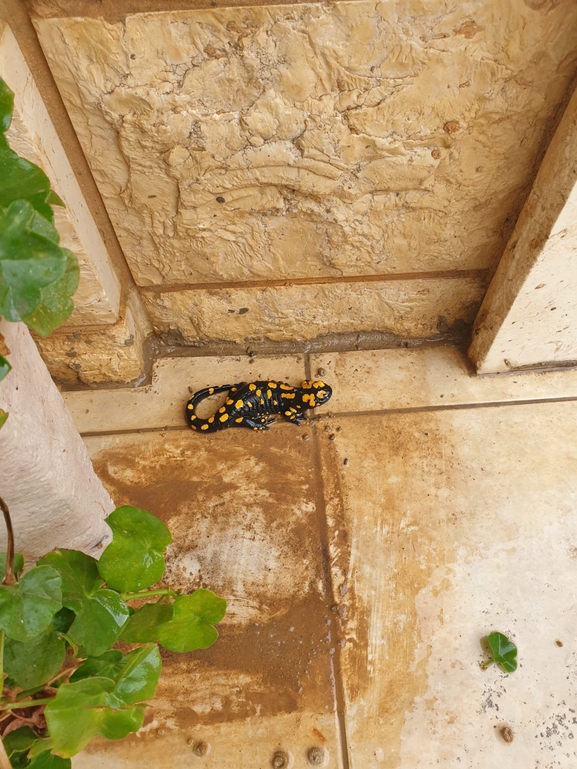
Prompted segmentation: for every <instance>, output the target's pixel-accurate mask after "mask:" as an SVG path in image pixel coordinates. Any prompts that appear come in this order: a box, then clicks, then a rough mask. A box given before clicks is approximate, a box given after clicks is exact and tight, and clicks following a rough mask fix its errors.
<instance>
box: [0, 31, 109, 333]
mask: <svg viewBox="0 0 577 769" xmlns="http://www.w3.org/2000/svg"><path fill="white" fill-rule="evenodd" d="M0 75H1V76H2V77H3V78H4V80H5V81H6V82H7V83H8V85H9V86H10V88H11V89H12V90H13V91H14V92H15V108H14V115H13V119H12V124H11V126H10V129H9V130H8V133H7V137H8V141H9V143H10V146H11V147H12V149H13V150H14V151H15V152H18V154H19V155H21V156H22V157H25V158H26V159H27V160H30V161H31V162H33V163H36V165H38V166H40V167H41V168H42V170H43V171H44V172H45V173H46V174H47V175H48V177H49V178H50V182H51V185H52V188H53V189H54V190H55V191H56V192H57V193H58V195H59V196H60V197H61V198H62V200H63V201H64V203H65V204H66V208H61V207H59V206H56V207H55V209H54V216H55V225H56V227H57V229H58V232H59V234H60V242H61V245H62V246H64V247H65V248H69V249H70V250H71V251H72V252H73V253H74V254H75V255H76V256H77V257H78V261H79V265H80V284H79V287H78V291H77V292H76V294H75V296H74V305H75V307H74V312H73V314H72V316H71V318H70V319H69V321H68V325H85V324H94V323H114V322H115V321H116V320H117V319H118V314H119V306H120V283H119V280H118V277H117V275H116V272H115V270H114V268H113V266H112V263H111V261H110V258H109V256H108V252H107V250H106V246H105V245H104V242H103V240H102V237H101V235H100V233H99V231H98V229H97V227H96V224H95V223H94V220H93V218H92V215H91V213H90V211H89V210H88V207H87V205H86V201H85V200H84V196H83V194H82V191H81V189H80V187H79V185H78V182H77V181H76V177H75V176H74V172H73V170H72V167H71V166H70V163H69V161H68V158H67V156H66V153H65V151H64V148H63V146H62V144H61V142H60V139H59V138H58V134H57V132H56V129H55V127H54V125H53V124H52V121H51V120H50V117H49V115H48V112H47V110H46V107H45V106H44V103H43V101H42V97H41V95H40V92H39V91H38V88H37V86H36V84H35V82H34V78H33V75H32V73H31V72H30V70H29V69H28V65H27V64H26V61H25V59H24V56H23V55H22V51H21V50H20V47H19V45H18V43H17V41H16V38H15V37H14V35H13V34H12V32H11V30H10V28H9V27H8V26H7V25H6V24H3V22H1V21H0Z"/></svg>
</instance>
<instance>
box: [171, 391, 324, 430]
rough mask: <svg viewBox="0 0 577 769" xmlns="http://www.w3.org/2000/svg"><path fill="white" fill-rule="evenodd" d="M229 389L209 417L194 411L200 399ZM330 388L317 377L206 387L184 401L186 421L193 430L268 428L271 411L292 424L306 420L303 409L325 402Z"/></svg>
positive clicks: (298, 423) (272, 420) (270, 421)
mask: <svg viewBox="0 0 577 769" xmlns="http://www.w3.org/2000/svg"><path fill="white" fill-rule="evenodd" d="M222 392H228V398H227V399H226V403H225V404H224V406H221V407H220V408H219V409H218V411H217V412H216V413H215V414H213V415H212V416H211V417H209V418H208V419H201V418H200V417H198V416H197V415H196V414H195V409H196V407H197V405H198V404H199V402H200V401H201V400H203V399H204V398H208V396H209V395H213V394H215V393H222ZM332 392H333V391H332V390H331V388H330V387H329V386H328V385H327V384H325V383H324V382H321V381H319V380H316V381H305V382H302V383H301V386H300V387H292V386H291V385H288V384H285V383H284V382H251V383H250V384H247V383H246V382H240V383H239V384H235V385H222V386H221V387H207V388H205V389H204V390H199V391H198V392H195V393H194V395H193V396H192V398H191V399H190V400H189V401H188V403H187V404H186V410H185V414H186V420H187V422H188V423H189V425H190V426H191V427H192V429H193V430H198V431H200V432H204V433H214V432H216V431H217V430H224V428H225V427H250V428H252V429H253V430H268V429H269V425H271V424H273V423H274V422H275V421H276V420H274V419H273V418H272V415H273V414H280V415H281V416H283V417H284V419H286V420H288V421H289V422H292V423H293V424H295V425H300V424H302V423H303V422H304V421H305V416H304V414H303V412H304V411H305V409H312V408H314V407H315V406H320V405H321V404H322V403H326V402H327V401H328V399H329V398H330V397H331V395H332Z"/></svg>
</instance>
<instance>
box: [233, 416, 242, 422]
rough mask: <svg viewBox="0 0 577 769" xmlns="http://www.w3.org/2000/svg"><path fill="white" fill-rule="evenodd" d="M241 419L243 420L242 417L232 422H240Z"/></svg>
mask: <svg viewBox="0 0 577 769" xmlns="http://www.w3.org/2000/svg"><path fill="white" fill-rule="evenodd" d="M242 419H243V418H242V417H239V418H238V419H235V420H234V421H235V422H242Z"/></svg>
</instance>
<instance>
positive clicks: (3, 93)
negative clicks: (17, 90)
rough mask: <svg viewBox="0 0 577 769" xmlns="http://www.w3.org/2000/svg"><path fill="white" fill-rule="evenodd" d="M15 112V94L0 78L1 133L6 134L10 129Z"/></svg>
mask: <svg viewBox="0 0 577 769" xmlns="http://www.w3.org/2000/svg"><path fill="white" fill-rule="evenodd" d="M13 112H14V92H13V91H11V90H10V88H8V86H7V85H6V83H5V82H4V81H3V80H2V78H1V77H0V131H1V132H2V133H5V132H6V131H7V130H8V129H9V128H10V123H11V122H12V113H13Z"/></svg>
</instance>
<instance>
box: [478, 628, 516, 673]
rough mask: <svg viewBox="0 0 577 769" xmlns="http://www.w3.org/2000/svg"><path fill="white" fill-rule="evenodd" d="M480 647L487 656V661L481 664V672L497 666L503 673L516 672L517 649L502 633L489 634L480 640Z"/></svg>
mask: <svg viewBox="0 0 577 769" xmlns="http://www.w3.org/2000/svg"><path fill="white" fill-rule="evenodd" d="M481 646H482V647H483V649H484V650H485V651H486V652H487V653H488V654H489V659H488V660H485V662H483V663H482V664H481V667H482V668H483V670H486V669H487V668H488V667H490V666H491V665H493V664H494V663H495V664H497V665H498V666H499V667H500V668H501V670H504V671H505V673H513V672H514V671H515V670H517V647H516V646H515V644H514V643H513V641H511V640H510V639H509V638H507V636H506V635H503V633H497V632H494V633H490V634H489V635H488V636H484V637H483V638H482V639H481Z"/></svg>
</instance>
